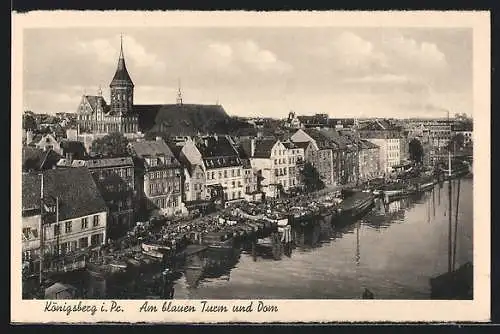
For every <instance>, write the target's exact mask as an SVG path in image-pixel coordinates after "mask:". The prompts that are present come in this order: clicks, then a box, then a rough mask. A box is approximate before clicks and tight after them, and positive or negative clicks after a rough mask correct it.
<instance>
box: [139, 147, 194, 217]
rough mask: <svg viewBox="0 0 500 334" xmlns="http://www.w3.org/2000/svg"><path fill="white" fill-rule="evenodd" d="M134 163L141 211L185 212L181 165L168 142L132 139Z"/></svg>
mask: <svg viewBox="0 0 500 334" xmlns="http://www.w3.org/2000/svg"><path fill="white" fill-rule="evenodd" d="M129 145H130V148H131V151H132V156H133V159H134V165H135V180H136V185H135V189H136V191H137V196H138V202H139V211H140V212H141V213H142V214H151V213H155V212H156V213H159V214H161V215H165V216H173V215H176V214H181V213H185V212H186V209H185V206H184V204H183V203H182V192H181V191H182V190H181V183H182V174H183V171H182V166H181V164H180V163H179V161H178V160H177V159H176V158H175V156H174V154H173V152H172V150H171V149H170V148H169V147H168V145H167V144H166V143H165V141H164V140H163V139H162V138H160V137H158V138H156V140H149V141H146V140H141V141H136V142H131V143H130V144H129Z"/></svg>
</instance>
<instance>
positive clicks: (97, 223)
mask: <svg viewBox="0 0 500 334" xmlns="http://www.w3.org/2000/svg"><path fill="white" fill-rule="evenodd" d="M92 226H94V227H96V226H99V216H98V215H95V216H94V220H93V222H92Z"/></svg>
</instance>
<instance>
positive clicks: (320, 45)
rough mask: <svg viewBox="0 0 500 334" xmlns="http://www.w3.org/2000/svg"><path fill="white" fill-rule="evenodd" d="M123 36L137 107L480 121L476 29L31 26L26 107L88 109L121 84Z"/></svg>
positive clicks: (26, 46) (26, 62)
mask: <svg viewBox="0 0 500 334" xmlns="http://www.w3.org/2000/svg"><path fill="white" fill-rule="evenodd" d="M120 33H123V35H124V37H123V39H124V52H125V59H126V63H127V67H128V70H129V73H130V76H131V77H132V80H133V81H134V83H135V97H134V98H135V103H137V104H153V103H175V99H176V91H177V86H178V81H179V79H180V81H181V86H182V92H183V97H184V102H185V103H206V104H215V103H216V102H217V101H219V103H220V104H222V105H223V106H224V108H225V109H226V111H227V112H228V113H229V114H231V115H238V116H274V117H284V116H286V115H287V114H288V112H289V111H290V110H293V111H295V112H297V113H298V114H304V115H312V114H315V113H327V114H329V115H330V116H331V117H415V116H422V117H432V116H435V117H444V116H445V115H446V113H445V112H444V111H443V110H445V109H449V110H450V111H451V112H452V114H454V113H467V114H469V115H472V31H471V30H470V29H449V28H438V29H424V28H412V29H395V28H363V29H352V28H346V29H342V28H338V27H309V28H308V27H300V28H299V27H297V28H290V27H283V28H260V27H259V28H231V29H230V28H224V27H220V28H173V27H171V28H148V29H131V28H124V29H121V30H120V29H114V28H103V29H97V28H95V29H89V28H81V29H58V28H57V29H48V28H47V29H27V30H25V32H24V59H23V62H24V64H23V66H24V76H23V84H24V91H23V105H24V108H25V109H29V110H32V111H34V112H39V113H42V112H44V113H56V112H60V111H64V112H73V111H75V110H76V108H77V106H78V103H79V101H80V98H81V95H82V94H84V93H86V94H96V93H97V91H98V87H99V86H102V88H103V93H104V95H105V97H106V99H107V100H108V101H109V88H108V86H109V83H110V81H111V79H112V77H113V74H114V71H115V69H116V64H117V59H118V54H119V48H120Z"/></svg>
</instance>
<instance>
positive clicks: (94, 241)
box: [90, 233, 103, 246]
mask: <svg viewBox="0 0 500 334" xmlns="http://www.w3.org/2000/svg"><path fill="white" fill-rule="evenodd" d="M102 241H103V235H102V233H99V234H94V235H92V236H91V237H90V244H91V245H92V246H97V245H100V244H102Z"/></svg>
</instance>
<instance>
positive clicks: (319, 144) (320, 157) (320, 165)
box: [290, 129, 338, 186]
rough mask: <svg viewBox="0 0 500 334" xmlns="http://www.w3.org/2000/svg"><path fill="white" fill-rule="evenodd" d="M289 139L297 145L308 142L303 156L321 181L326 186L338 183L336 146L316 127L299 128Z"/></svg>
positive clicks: (302, 145)
mask: <svg viewBox="0 0 500 334" xmlns="http://www.w3.org/2000/svg"><path fill="white" fill-rule="evenodd" d="M290 139H291V141H292V142H293V143H295V144H296V145H297V146H299V147H304V146H306V145H304V144H303V143H309V145H307V146H306V147H307V148H306V149H305V150H304V158H305V160H306V161H307V162H309V163H311V164H312V165H313V166H314V167H315V168H316V170H317V171H318V173H319V175H320V177H321V179H322V181H323V182H324V183H325V185H327V186H335V185H337V184H338V179H337V178H336V175H337V173H338V171H337V149H338V146H337V145H336V144H335V143H333V142H332V141H331V140H328V138H326V137H325V136H323V135H322V134H321V133H320V131H319V130H316V129H304V130H303V129H299V130H297V131H296V132H295V133H294V134H293V135H292V136H291V138H290Z"/></svg>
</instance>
